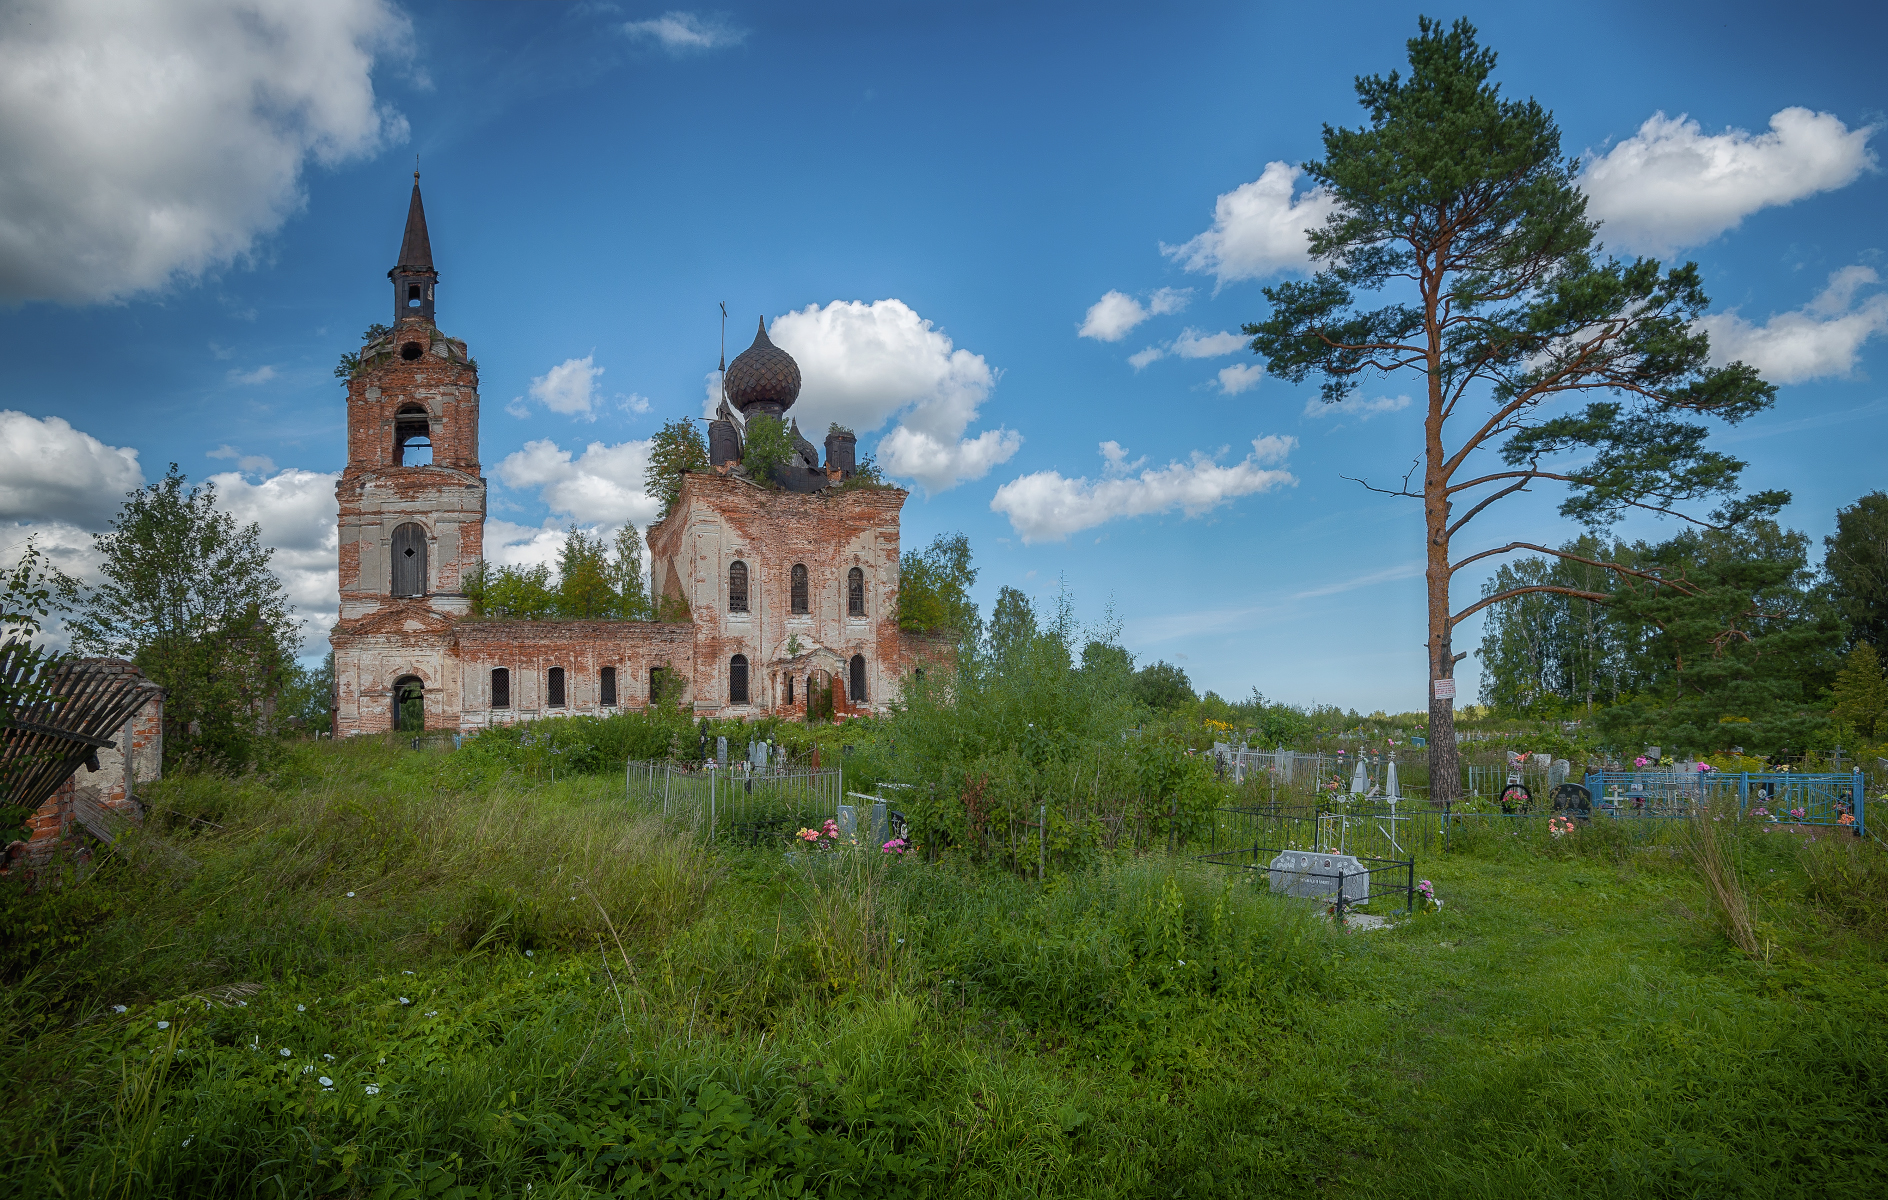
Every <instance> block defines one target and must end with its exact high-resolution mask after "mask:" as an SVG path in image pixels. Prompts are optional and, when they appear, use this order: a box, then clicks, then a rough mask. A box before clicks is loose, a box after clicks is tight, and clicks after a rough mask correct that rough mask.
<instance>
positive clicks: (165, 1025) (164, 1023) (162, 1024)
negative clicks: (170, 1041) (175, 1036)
mask: <svg viewBox="0 0 1888 1200" xmlns="http://www.w3.org/2000/svg"><path fill="white" fill-rule="evenodd" d="M157 1027H158V1028H159V1029H169V1028H170V1022H169V1021H159V1022H158V1023H157Z"/></svg>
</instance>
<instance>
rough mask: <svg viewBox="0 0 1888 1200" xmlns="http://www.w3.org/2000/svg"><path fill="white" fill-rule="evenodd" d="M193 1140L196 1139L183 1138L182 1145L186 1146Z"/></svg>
mask: <svg viewBox="0 0 1888 1200" xmlns="http://www.w3.org/2000/svg"><path fill="white" fill-rule="evenodd" d="M194 1141H196V1139H195V1138H185V1139H184V1145H186V1146H188V1145H189V1144H190V1143H191V1142H194Z"/></svg>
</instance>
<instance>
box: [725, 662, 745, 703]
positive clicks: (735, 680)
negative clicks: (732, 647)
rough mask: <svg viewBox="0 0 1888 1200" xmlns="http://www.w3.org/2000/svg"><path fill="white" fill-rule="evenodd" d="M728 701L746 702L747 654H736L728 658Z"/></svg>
mask: <svg viewBox="0 0 1888 1200" xmlns="http://www.w3.org/2000/svg"><path fill="white" fill-rule="evenodd" d="M728 703H729V704H746V703H747V655H745V654H737V655H735V656H734V657H733V658H731V659H729V660H728Z"/></svg>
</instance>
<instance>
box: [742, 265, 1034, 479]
mask: <svg viewBox="0 0 1888 1200" xmlns="http://www.w3.org/2000/svg"><path fill="white" fill-rule="evenodd" d="M768 336H769V337H770V338H771V339H772V341H773V342H774V344H775V345H777V346H779V347H780V348H781V349H783V350H785V351H786V352H787V353H789V354H791V355H793V357H794V360H795V361H796V362H798V363H799V364H800V378H801V387H800V399H799V401H798V402H797V403H796V404H795V405H794V406H793V408H792V410H791V415H792V416H793V417H794V418H795V419H797V420H798V421H799V423H800V428H801V429H802V431H804V432H806V433H807V435H808V438H809V440H811V441H813V442H816V443H817V442H818V441H819V440H820V439H821V438H822V437H824V435H825V430H826V427H827V425H828V424H830V423H832V422H834V421H837V422H838V423H839V424H841V425H845V426H847V427H849V428H851V429H854V430H856V431H857V432H859V433H861V434H864V433H868V432H870V431H871V430H874V429H877V428H879V427H881V426H883V425H884V424H885V423H886V422H887V421H889V420H891V419H892V418H894V417H896V418H897V419H898V425H897V426H896V428H894V429H893V430H892V431H891V432H890V433H888V434H887V435H886V436H885V437H884V438H883V439H882V440H880V442H879V444H878V459H879V463H880V465H881V466H883V467H884V468H885V469H886V470H887V471H889V472H890V473H892V474H893V475H898V476H903V477H906V478H910V479H915V480H917V481H918V482H919V483H920V484H922V485H923V486H924V487H925V488H926V489H927V490H928V491H932V492H940V491H944V490H945V489H947V488H951V487H954V486H956V485H957V484H959V483H962V482H964V481H966V480H970V479H978V478H981V477H982V476H984V475H985V474H987V473H988V472H989V471H990V469H991V468H992V467H994V466H996V465H997V464H998V463H1001V462H1004V461H1006V460H1008V459H1009V458H1010V456H1011V455H1013V454H1015V453H1016V451H1017V449H1018V448H1019V447H1020V446H1021V445H1022V442H1023V439H1022V436H1021V435H1020V434H1018V433H1016V432H1015V431H1013V430H1008V429H992V430H986V431H984V432H982V433H980V434H978V435H977V436H975V437H965V436H964V435H965V431H966V430H967V429H968V428H969V427H970V424H971V422H973V421H975V420H976V419H977V412H978V409H979V408H980V407H981V406H982V405H983V402H984V401H985V400H986V399H988V398H989V395H990V390H991V389H992V388H994V387H995V386H996V379H997V372H996V371H995V370H993V369H992V368H991V366H990V364H989V363H987V362H985V361H984V358H983V356H982V355H981V354H972V353H971V352H970V351H968V350H964V349H960V348H957V347H954V346H953V345H952V344H951V339H950V338H949V337H948V336H946V335H945V333H944V331H943V330H941V329H938V328H936V327H935V326H934V325H932V323H931V322H930V321H927V320H925V319H924V318H923V317H921V316H919V315H918V314H917V313H916V312H914V311H913V310H912V309H911V307H910V306H909V305H907V304H905V302H904V301H902V300H875V301H873V302H872V303H870V304H866V303H864V302H862V301H857V300H835V301H833V302H832V303H831V304H828V305H827V306H826V307H825V308H821V307H819V306H818V305H814V304H809V305H807V306H806V307H805V308H804V309H800V310H798V311H796V312H789V313H787V314H786V315H785V316H783V317H781V318H780V319H779V320H777V321H775V322H774V323H773V327H772V328H771V329H770V330H769V333H768ZM707 389H708V398H709V400H710V401H711V403H710V404H709V406H708V408H709V411H712V408H713V402H715V401H717V400H718V397H719V394H720V393H719V381H718V379H717V378H716V377H715V375H714V374H713V373H710V375H709V377H708V380H707Z"/></svg>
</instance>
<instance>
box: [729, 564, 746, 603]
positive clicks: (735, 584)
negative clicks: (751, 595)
mask: <svg viewBox="0 0 1888 1200" xmlns="http://www.w3.org/2000/svg"><path fill="white" fill-rule="evenodd" d="M728 611H729V612H746V611H747V564H746V563H744V562H737V563H730V564H729V565H728Z"/></svg>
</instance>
